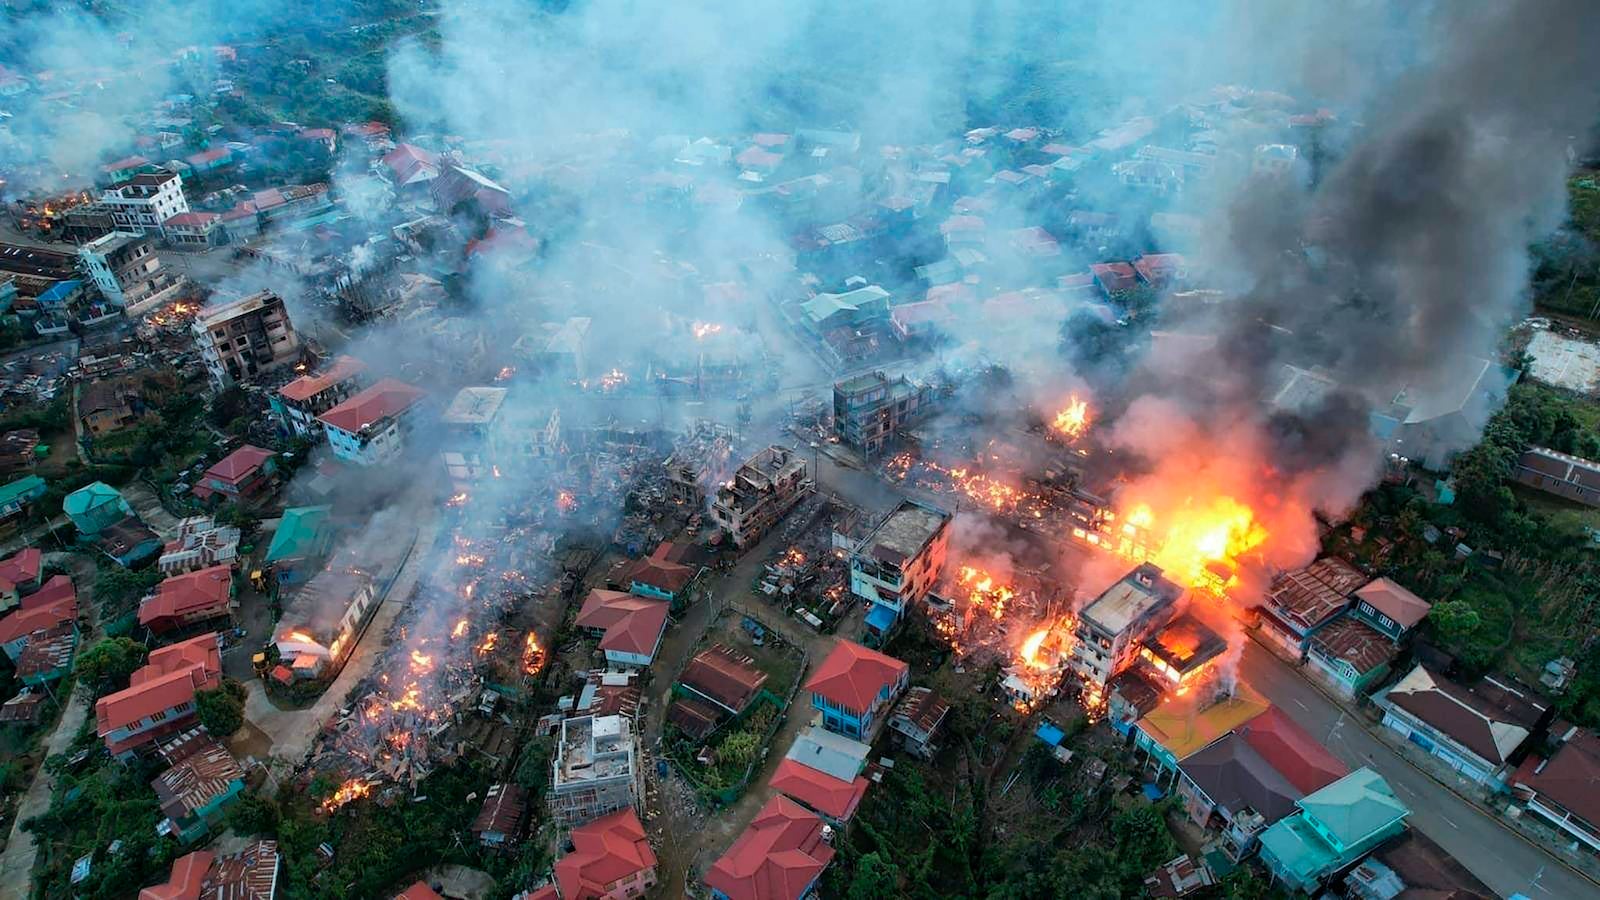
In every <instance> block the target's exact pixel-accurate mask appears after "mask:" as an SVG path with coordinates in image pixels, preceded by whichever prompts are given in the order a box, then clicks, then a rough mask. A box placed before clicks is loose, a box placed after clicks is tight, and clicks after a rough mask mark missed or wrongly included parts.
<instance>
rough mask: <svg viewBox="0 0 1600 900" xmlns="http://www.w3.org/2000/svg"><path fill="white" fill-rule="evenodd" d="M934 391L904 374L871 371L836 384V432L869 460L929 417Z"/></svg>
mask: <svg viewBox="0 0 1600 900" xmlns="http://www.w3.org/2000/svg"><path fill="white" fill-rule="evenodd" d="M932 400H933V391H932V390H931V389H930V388H929V387H928V386H927V385H925V384H923V383H921V382H917V381H912V380H911V379H909V378H907V377H906V376H904V375H899V376H896V377H894V378H890V377H889V376H888V375H886V374H884V373H883V372H869V373H867V374H865V375H858V376H856V377H854V378H846V379H844V380H842V381H837V382H834V385H833V433H834V436H835V437H836V438H838V439H839V440H840V441H841V442H842V443H844V444H845V445H847V446H849V447H853V448H855V449H857V450H860V451H861V452H862V453H865V454H866V455H867V457H868V458H871V457H872V456H874V455H876V454H879V453H882V452H883V451H884V450H885V449H886V448H887V447H889V446H890V445H891V444H893V443H894V442H895V441H896V433H897V432H899V430H900V429H901V428H904V427H906V426H908V425H911V424H913V423H914V422H916V421H917V420H918V419H920V418H922V417H923V416H924V415H926V414H927V413H928V411H929V409H930V407H931V405H932Z"/></svg>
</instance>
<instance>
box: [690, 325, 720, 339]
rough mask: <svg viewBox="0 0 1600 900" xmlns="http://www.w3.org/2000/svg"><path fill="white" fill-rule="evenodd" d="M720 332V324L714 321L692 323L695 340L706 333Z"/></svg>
mask: <svg viewBox="0 0 1600 900" xmlns="http://www.w3.org/2000/svg"><path fill="white" fill-rule="evenodd" d="M721 332H722V326H721V325H719V324H717V323H716V322H696V323H694V339H695V340H697V341H698V340H703V339H704V338H705V337H706V335H710V334H720V333H721Z"/></svg>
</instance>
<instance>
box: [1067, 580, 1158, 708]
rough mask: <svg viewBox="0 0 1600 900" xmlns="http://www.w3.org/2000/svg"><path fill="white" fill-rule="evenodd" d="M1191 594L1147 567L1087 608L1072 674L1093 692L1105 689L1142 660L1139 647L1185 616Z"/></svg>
mask: <svg viewBox="0 0 1600 900" xmlns="http://www.w3.org/2000/svg"><path fill="white" fill-rule="evenodd" d="M1186 599H1187V595H1186V592H1185V591H1184V589H1183V587H1182V586H1181V585H1179V584H1178V583H1177V582H1175V581H1172V580H1170V579H1168V578H1166V577H1164V576H1163V575H1162V574H1161V569H1160V567H1159V566H1156V565H1153V564H1151V563H1144V564H1142V565H1140V566H1138V567H1137V568H1135V569H1134V570H1133V571H1132V572H1129V573H1128V574H1127V575H1124V576H1123V577H1122V580H1121V581H1118V582H1117V583H1116V584H1113V585H1112V586H1111V587H1108V588H1106V589H1105V591H1103V592H1102V593H1101V594H1100V596H1098V597H1096V598H1095V599H1094V601H1093V602H1092V603H1090V604H1089V605H1088V606H1086V607H1084V608H1083V612H1082V613H1080V614H1079V616H1078V626H1077V629H1076V631H1075V632H1074V634H1075V636H1076V637H1077V643H1075V644H1074V645H1073V647H1072V661H1071V665H1072V671H1073V672H1075V673H1077V675H1078V677H1080V678H1082V679H1083V680H1084V682H1085V683H1087V684H1089V685H1091V686H1092V687H1095V688H1099V689H1104V688H1105V686H1106V682H1108V681H1110V680H1111V678H1112V676H1114V675H1116V674H1117V673H1118V672H1121V671H1122V670H1123V669H1126V668H1127V667H1128V666H1129V665H1131V664H1132V663H1133V661H1134V660H1135V659H1137V658H1138V655H1139V644H1140V642H1141V641H1143V640H1144V639H1145V638H1147V637H1149V636H1150V635H1152V634H1154V633H1155V632H1156V631H1158V630H1159V629H1160V628H1161V627H1162V626H1163V625H1166V624H1167V623H1168V622H1170V621H1172V618H1173V617H1174V616H1176V615H1177V614H1178V613H1179V612H1181V611H1182V606H1183V603H1184V601H1185V600H1186Z"/></svg>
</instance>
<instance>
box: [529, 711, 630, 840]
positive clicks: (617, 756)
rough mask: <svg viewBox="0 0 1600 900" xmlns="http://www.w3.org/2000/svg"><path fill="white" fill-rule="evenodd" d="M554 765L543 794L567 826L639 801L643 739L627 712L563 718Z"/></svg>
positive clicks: (554, 814)
mask: <svg viewBox="0 0 1600 900" xmlns="http://www.w3.org/2000/svg"><path fill="white" fill-rule="evenodd" d="M550 767H551V770H552V778H551V784H550V790H549V792H548V793H547V794H546V795H545V799H546V802H547V803H548V805H549V807H550V815H551V818H552V819H554V820H555V822H556V823H557V824H558V825H559V826H561V827H563V828H575V827H577V826H579V825H582V824H584V823H586V822H592V821H594V820H595V819H598V818H600V817H601V816H603V815H606V814H608V813H613V812H616V811H618V810H622V809H630V808H634V809H636V808H637V807H638V805H639V796H640V792H641V786H640V781H641V779H642V777H643V776H642V773H641V771H640V768H639V741H638V737H637V735H636V733H635V731H634V728H633V723H632V722H631V721H630V720H628V719H627V718H625V717H623V716H575V717H573V718H570V719H563V720H562V722H561V736H560V741H559V743H558V744H557V746H556V752H555V757H554V759H552V760H551V762H550Z"/></svg>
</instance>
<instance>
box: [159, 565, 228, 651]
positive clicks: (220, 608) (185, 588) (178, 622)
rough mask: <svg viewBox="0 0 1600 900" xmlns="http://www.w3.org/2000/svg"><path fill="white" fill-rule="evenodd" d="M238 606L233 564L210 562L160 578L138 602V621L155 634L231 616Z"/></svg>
mask: <svg viewBox="0 0 1600 900" xmlns="http://www.w3.org/2000/svg"><path fill="white" fill-rule="evenodd" d="M237 609H238V603H237V601H236V600H235V589H234V585H233V567H232V566H230V565H226V564H224V565H220V566H212V567H210V568H208V569H200V570H198V571H195V572H189V573H187V574H183V575H173V576H171V577H169V578H167V579H165V580H163V581H162V582H161V584H160V586H159V587H157V588H156V592H155V593H154V594H151V595H150V596H148V597H146V598H144V600H143V601H141V602H140V604H139V624H140V625H142V626H144V627H145V628H148V629H150V631H151V632H153V633H155V634H163V633H165V632H168V631H175V630H178V629H181V628H188V627H189V626H191V625H194V624H196V623H198V622H210V621H212V620H215V619H223V618H231V617H232V616H233V614H234V612H235V611H236V610H237Z"/></svg>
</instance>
